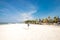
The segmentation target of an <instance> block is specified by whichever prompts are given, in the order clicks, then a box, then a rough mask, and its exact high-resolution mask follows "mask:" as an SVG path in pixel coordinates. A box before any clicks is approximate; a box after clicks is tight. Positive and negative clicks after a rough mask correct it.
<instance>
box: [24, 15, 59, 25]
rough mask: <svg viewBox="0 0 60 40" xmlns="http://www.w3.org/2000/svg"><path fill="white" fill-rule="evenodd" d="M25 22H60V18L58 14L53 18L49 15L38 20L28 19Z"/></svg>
mask: <svg viewBox="0 0 60 40" xmlns="http://www.w3.org/2000/svg"><path fill="white" fill-rule="evenodd" d="M25 23H30V24H44V23H45V24H53V23H59V24H60V18H59V17H58V16H54V17H53V18H51V17H50V16H48V17H47V18H43V19H37V20H26V21H25Z"/></svg>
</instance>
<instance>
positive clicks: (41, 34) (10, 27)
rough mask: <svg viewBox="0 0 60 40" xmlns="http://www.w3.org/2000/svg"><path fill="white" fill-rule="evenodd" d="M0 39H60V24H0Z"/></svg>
mask: <svg viewBox="0 0 60 40" xmlns="http://www.w3.org/2000/svg"><path fill="white" fill-rule="evenodd" d="M0 40H60V26H55V25H37V24H30V25H29V28H28V25H27V24H23V23H22V24H5V25H0Z"/></svg>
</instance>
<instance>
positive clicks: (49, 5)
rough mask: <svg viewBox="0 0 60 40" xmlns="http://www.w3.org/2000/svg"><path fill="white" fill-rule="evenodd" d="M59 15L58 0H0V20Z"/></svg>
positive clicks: (13, 20)
mask: <svg viewBox="0 0 60 40" xmlns="http://www.w3.org/2000/svg"><path fill="white" fill-rule="evenodd" d="M48 16H51V17H54V16H59V17H60V0H0V22H22V21H25V20H33V19H39V18H45V17H48Z"/></svg>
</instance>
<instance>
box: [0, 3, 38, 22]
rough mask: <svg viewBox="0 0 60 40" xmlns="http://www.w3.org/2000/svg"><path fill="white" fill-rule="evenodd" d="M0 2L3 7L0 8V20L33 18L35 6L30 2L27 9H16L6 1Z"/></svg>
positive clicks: (15, 20)
mask: <svg viewBox="0 0 60 40" xmlns="http://www.w3.org/2000/svg"><path fill="white" fill-rule="evenodd" d="M1 4H2V5H3V6H4V7H3V8H2V9H0V14H1V15H0V22H21V21H25V20H32V19H34V18H35V17H34V15H33V14H34V13H36V12H37V9H36V7H35V6H34V5H32V4H30V5H29V7H28V6H27V9H28V10H21V9H20V10H18V9H16V8H15V7H14V6H12V5H10V4H8V3H6V2H1ZM1 12H2V13H1Z"/></svg>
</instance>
